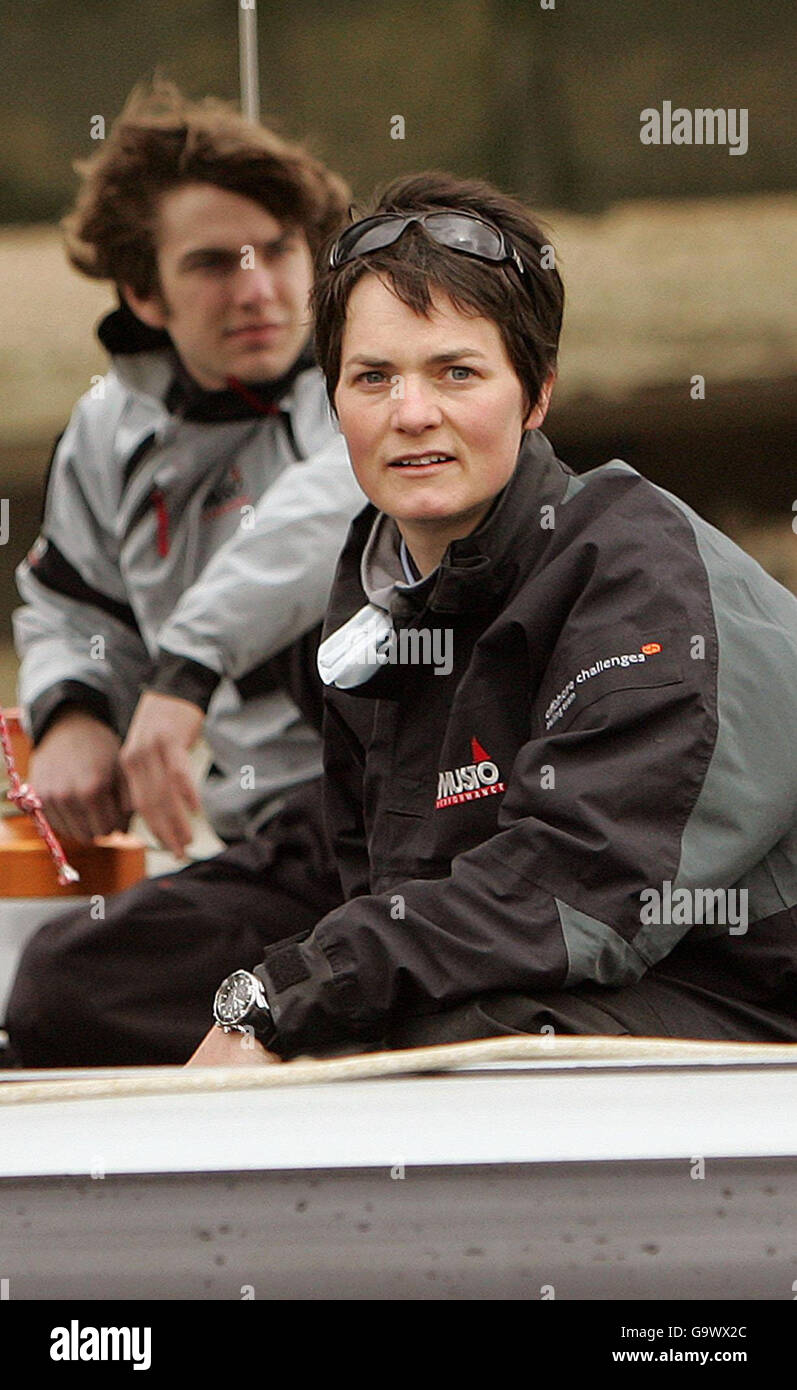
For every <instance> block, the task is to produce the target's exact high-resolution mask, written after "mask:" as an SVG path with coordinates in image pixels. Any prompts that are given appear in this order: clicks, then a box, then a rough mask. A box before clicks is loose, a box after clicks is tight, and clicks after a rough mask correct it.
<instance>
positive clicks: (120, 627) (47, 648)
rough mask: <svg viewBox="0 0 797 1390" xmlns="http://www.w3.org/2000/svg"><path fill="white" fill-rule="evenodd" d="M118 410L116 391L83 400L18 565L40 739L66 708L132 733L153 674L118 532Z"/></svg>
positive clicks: (21, 621) (24, 668)
mask: <svg viewBox="0 0 797 1390" xmlns="http://www.w3.org/2000/svg"><path fill="white" fill-rule="evenodd" d="M115 408H116V407H115V396H114V390H113V386H111V389H110V392H109V396H108V397H107V398H106V399H105V400H103V401H92V400H90V399H89V398H88V397H84V398H83V400H81V401H79V402H78V404H77V406H76V407H75V410H74V412H73V414H72V418H71V420H70V422H69V425H68V426H67V429H66V430H65V431H64V434H63V435H62V436H61V438H60V440H59V441H58V443H57V444H56V448H55V451H54V453H53V458H52V461H51V465H50V470H49V474H48V480H47V485H46V496H45V508H44V519H43V524H42V534H41V536H40V538H39V539H38V540H37V541H36V542H35V544H34V545H33V547H32V549H31V550H30V552H29V553H28V556H27V557H26V559H25V560H23V561H22V563H21V564H20V565H19V566H18V567H17V572H16V577H17V587H18V590H19V593H20V596H21V598H22V599H23V601H24V606H23V607H21V608H18V609H17V610H16V612H15V613H14V615H13V626H14V638H15V644H16V649H17V655H18V656H19V658H20V663H21V665H20V672H19V701H20V704H21V706H22V711H23V718H24V721H25V723H26V725H27V728H28V732H29V733H30V734H31V735H32V737H33V740H34V742H38V741H39V740H40V739H41V738H42V737H43V735H44V733H45V732H46V730H47V728H48V727H49V725H50V723H51V722H52V720H53V719H54V717H55V715H56V713H57V712H58V710H59V709H60V708H62V707H63V706H64V705H66V704H69V705H77V706H79V707H81V708H83V709H85V710H86V711H87V712H88V713H91V714H93V715H94V716H95V717H96V718H97V719H100V720H102V721H103V722H104V723H107V724H108V725H110V727H111V728H113V729H115V730H116V731H117V733H119V734H120V735H124V733H125V731H126V729H127V726H128V724H129V722H130V719H131V717H132V713H133V710H134V709H135V705H136V702H137V700H138V695H139V688H140V685H141V683H142V682H143V681H144V680H145V678H146V676H147V675H148V674H149V672H150V670H151V665H152V663H151V659H150V656H149V653H148V651H147V648H146V646H145V644H144V642H143V640H142V638H141V635H140V632H139V629H138V624H137V622H136V618H135V615H134V613H133V610H132V608H131V607H130V604H129V602H128V596H127V593H126V590H125V586H124V581H123V579H122V575H121V573H120V569H119V559H118V551H117V545H116V538H115V535H114V532H113V516H114V512H115V505H114V500H113V496H112V488H113V474H112V470H111V468H110V467H109V463H110V445H109V440H110V438H111V436H112V430H110V431H109V416H110V415H112V414H113V411H114V410H115Z"/></svg>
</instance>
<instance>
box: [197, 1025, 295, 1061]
mask: <svg viewBox="0 0 797 1390" xmlns="http://www.w3.org/2000/svg"><path fill="white" fill-rule="evenodd" d="M281 1061H282V1058H281V1057H277V1056H276V1054H275V1053H273V1052H267V1051H266V1049H265V1048H264V1047H263V1045H262V1043H259V1042H258V1041H257V1038H256V1037H254V1035H253V1034H251V1033H239V1032H238V1031H237V1030H236V1031H234V1032H232V1033H225V1031H224V1029H223V1028H219V1026H218V1024H215V1023H214V1025H213V1027H212V1028H211V1030H210V1032H209V1033H206V1034H205V1036H204V1038H203V1039H202V1041H201V1043H200V1044H199V1047H198V1048H197V1050H196V1052H195V1053H194V1054H193V1056H192V1057H189V1059H188V1061H187V1062H186V1064H185V1065H186V1066H187V1067H269V1066H273V1065H275V1064H276V1063H279V1062H281Z"/></svg>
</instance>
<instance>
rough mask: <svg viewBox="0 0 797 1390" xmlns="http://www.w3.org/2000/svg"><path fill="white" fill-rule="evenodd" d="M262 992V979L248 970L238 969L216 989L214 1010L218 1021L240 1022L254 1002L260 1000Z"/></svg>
mask: <svg viewBox="0 0 797 1390" xmlns="http://www.w3.org/2000/svg"><path fill="white" fill-rule="evenodd" d="M260 994H261V990H260V981H259V980H258V979H257V978H256V977H255V976H254V975H250V974H249V971H248V970H236V971H235V973H234V974H233V975H228V976H227V979H226V980H224V981H222V983H221V984H220V985H219V988H218V990H217V991H216V1001H215V1004H214V1012H215V1015H216V1018H217V1020H218V1022H219V1023H227V1024H235V1023H240V1021H241V1019H243V1018H245V1017H246V1015H247V1014H248V1012H249V1009H250V1008H251V1006H252V1004H256V1003H258V1002H259V996H260Z"/></svg>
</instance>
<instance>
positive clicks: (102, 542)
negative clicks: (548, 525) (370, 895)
mask: <svg viewBox="0 0 797 1390" xmlns="http://www.w3.org/2000/svg"><path fill="white" fill-rule="evenodd" d="M80 172H81V174H82V188H81V191H80V195H79V197H78V200H77V204H76V207H75V210H74V211H73V213H72V214H71V215H70V216H69V217H68V218H67V219H66V221H65V230H66V234H67V246H68V252H69V256H70V259H71V261H72V263H73V264H74V265H75V266H77V268H78V269H80V270H82V271H83V272H84V273H86V274H88V275H91V276H95V277H98V278H104V279H109V280H111V281H112V282H114V283H115V284H116V286H117V287H118V290H119V293H120V307H119V309H118V310H117V311H116V312H114V313H112V314H110V315H109V316H108V317H107V318H106V319H105V320H104V321H103V323H102V324H101V326H100V330H99V334H100V339H101V341H102V342H103V344H104V346H105V347H106V348H107V349H108V351H109V352H110V353H111V357H112V365H111V370H110V371H109V373H108V375H107V376H106V377H105V378H104V381H103V382H102V383H101V389H100V390H97V389H96V387H95V388H93V389H92V390H91V391H89V392H88V393H87V394H86V396H84V397H83V398H82V400H81V401H80V402H79V403H78V405H77V407H76V409H75V412H74V414H73V416H72V419H71V421H70V423H69V426H68V428H67V430H66V432H65V433H64V435H63V436H62V437H61V439H60V441H59V443H58V445H57V447H56V450H55V454H54V458H53V462H52V466H51V470H50V474H49V478H48V483H47V494H46V506H45V515H44V522H43V530H42V537H41V539H40V540H39V541H38V542H37V543H36V545H35V546H34V547H33V550H32V551H31V553H30V555H29V557H28V559H27V560H26V561H25V562H24V563H23V564H22V565H21V566H20V568H19V572H18V581H19V587H20V591H21V594H22V597H23V599H24V600H25V607H23V608H22V609H20V610H19V611H18V612H17V613H16V615H15V634H16V640H17V646H18V651H19V654H20V656H21V658H22V666H21V673H20V701H21V704H22V706H23V709H24V712H25V717H26V719H27V723H28V726H29V729H30V731H31V733H32V736H33V739H34V743H35V752H34V755H33V761H32V767H31V781H32V783H33V785H34V786H35V787H36V789H37V791H38V793H39V794H40V796H41V798H42V801H43V803H44V809H45V812H46V814H47V815H48V817H49V819H50V821H51V823H52V825H53V827H54V829H55V830H56V832H57V833H59V834H61V835H64V836H68V837H71V838H72V839H75V840H78V841H83V842H86V841H88V840H90V839H91V838H92V837H93V836H95V835H103V834H106V833H108V832H110V831H112V830H114V829H117V828H119V829H121V828H124V827H126V825H127V823H128V820H129V817H130V813H131V810H133V809H136V810H138V811H140V812H141V814H142V815H143V817H144V819H145V820H146V821H147V822H148V824H149V826H150V828H151V829H152V831H153V833H154V834H155V836H156V837H157V838H158V839H159V840H160V841H161V842H162V843H163V844H164V845H166V846H167V847H168V848H169V849H170V850H172V851H173V852H174V853H175V854H177V855H181V854H182V853H183V852H184V850H185V848H186V845H187V844H188V842H189V840H190V838H191V827H190V821H189V813H190V812H191V811H193V810H196V809H198V806H199V798H198V796H197V793H196V790H195V788H194V785H193V781H192V775H191V771H190V766H189V758H188V755H189V751H190V749H191V747H192V745H193V744H194V743H195V742H196V740H197V737H198V736H199V734H200V732H201V731H202V732H204V736H205V738H206V740H207V742H208V744H209V745H210V748H211V751H212V757H213V763H212V766H211V768H210V771H209V773H208V776H207V780H206V782H205V786H204V788H203V801H204V806H205V810H206V812H207V815H208V817H209V819H210V822H211V824H212V826H213V828H214V829H215V830H216V832H217V833H218V835H219V836H220V837H221V838H222V839H223V840H224V841H226V842H228V843H229V844H230V845H231V846H233V847H232V848H230V849H229V850H228V851H227V852H226V853H222V854H221V855H219V856H217V857H215V858H213V859H210V860H208V861H206V862H205V863H200V864H197V865H194V866H191V867H189V868H187V869H185V870H183V871H182V872H180V873H175V874H170V875H169V876H167V877H166V878H163V879H158V880H154V881H152V882H147V883H144V884H141V885H139V886H137V887H136V888H134V889H132V890H130V891H129V892H127V893H124V894H122V895H120V896H119V897H117V898H115V899H114V900H112V901H109V902H108V903H107V904H106V905H105V912H104V914H101V915H100V916H99V920H94V917H95V916H96V915H97V914H96V913H89V912H87V911H85V910H83V909H80V910H77V911H73V912H71V913H69V914H68V915H66V916H65V917H63V918H60V919H58V920H57V921H54V922H51V923H49V924H48V925H47V926H46V927H44V928H43V929H42V930H41V931H40V932H39V933H38V934H37V936H36V937H35V938H34V939H33V940H32V942H31V943H30V945H29V947H28V949H27V952H26V954H25V956H24V957H23V960H22V962H21V966H20V970H19V973H18V977H17V980H16V983H15V987H14V991H13V994H12V998H11V1001H10V1005H9V1016H8V1020H7V1027H8V1029H9V1033H10V1036H11V1039H12V1045H13V1046H14V1048H15V1050H16V1052H17V1054H18V1055H19V1056H20V1057H21V1060H22V1061H23V1062H24V1063H25V1064H27V1065H31V1066H37V1065H73V1064H74V1065H78V1064H84V1065H89V1064H103V1063H135V1062H157V1061H165V1062H168V1061H173V1060H184V1058H185V1056H186V1055H187V1052H189V1051H190V1050H191V1048H192V1047H193V1046H195V1044H196V1042H197V1041H198V1040H199V1038H200V1037H201V1036H202V1033H203V1031H204V1000H205V998H206V996H207V991H208V990H209V989H210V988H211V982H212V983H213V985H214V986H215V983H216V982H217V980H218V977H219V967H221V971H222V973H223V971H224V964H223V963H224V962H226V961H229V962H230V964H231V965H232V964H233V963H234V962H235V961H237V960H238V959H240V955H241V953H244V954H247V955H248V954H249V953H251V952H252V951H253V950H254V951H255V953H258V952H259V951H260V949H261V947H262V944H264V943H265V942H267V941H269V940H271V939H278V938H279V937H280V936H282V935H284V933H285V924H286V923H287V924H288V926H289V927H290V929H293V923H295V921H296V920H297V918H298V919H301V920H303V921H307V922H308V924H311V923H312V922H313V921H315V920H316V918H317V916H318V914H319V911H321V912H323V911H325V910H326V909H327V908H328V907H331V906H332V905H334V903H335V902H337V901H340V887H339V884H338V881H337V875H336V873H335V870H334V866H333V865H332V864H331V862H330V860H329V856H328V853H327V850H326V846H325V841H324V836H323V829H322V824H321V816H320V811H319V809H318V795H317V791H316V782H315V779H316V778H317V775H318V773H319V771H320V744H319V740H318V737H317V732H316V730H315V729H313V728H312V727H311V723H316V724H318V722H319V716H320V707H319V702H318V701H317V700H313V699H312V698H311V699H310V700H309V701H307V702H304V704H303V710H302V714H303V715H304V716H305V717H302V715H300V713H299V710H298V709H297V706H296V704H295V703H294V701H293V699H292V698H291V697H290V695H289V693H288V688H289V686H290V685H291V684H292V683H293V684H295V681H294V673H295V671H297V670H298V669H300V667H301V664H302V661H308V660H311V659H312V658H313V651H312V629H314V627H315V626H316V625H317V624H318V622H319V620H320V617H321V615H322V613H323V610H324V605H325V602H326V598H327V595H328V591H329V585H330V582H331V576H332V572H333V568H334V560H335V557H336V555H337V553H338V551H339V550H340V546H341V544H342V541H343V539H344V536H345V533H346V528H347V526H348V523H349V521H350V519H351V517H352V515H353V514H354V513H355V512H356V511H357V510H358V508H359V507H360V506H361V505H362V501H363V499H362V496H361V494H360V493H359V490H358V488H357V485H356V483H355V482H354V480H353V478H352V476H351V470H350V468H349V466H348V461H347V458H346V451H345V446H344V444H343V441H342V440H341V438H340V435H339V433H338V431H337V427H336V426H335V425H334V423H333V421H332V420H331V417H330V414H329V409H328V406H327V402H326V399H325V395H324V389H323V381H322V378H321V375H320V373H319V371H318V369H317V368H316V367H315V366H314V365H313V358H312V353H311V351H310V349H309V346H308V339H309V335H310V326H311V325H310V316H309V307H308V294H309V291H310V288H311V284H312V257H313V253H314V252H315V250H316V249H317V247H318V245H319V244H320V242H322V241H323V240H324V239H325V238H326V237H328V236H329V234H330V233H331V232H332V231H333V230H334V229H335V227H336V226H338V225H339V224H340V222H341V220H342V216H343V212H344V209H345V206H346V203H347V200H348V193H347V189H346V187H345V185H344V184H343V182H342V180H341V179H339V178H338V177H337V176H336V175H333V174H331V173H330V172H328V171H327V170H326V169H324V168H323V166H322V165H321V164H319V163H318V162H317V161H316V160H314V159H313V158H311V156H310V155H309V154H308V153H307V152H306V151H304V150H303V149H302V148H301V147H299V146H296V145H291V144H288V143H287V142H285V141H283V140H281V139H279V138H278V137H276V136H275V135H273V134H272V133H271V132H269V131H267V130H265V129H263V128H262V127H259V126H256V125H254V124H250V123H248V122H247V121H245V120H244V119H242V118H241V117H240V116H239V115H238V114H237V113H236V112H235V111H234V110H233V109H231V108H229V107H227V106H225V105H223V104H222V103H215V102H211V101H208V102H203V103H199V104H193V103H190V102H187V101H185V100H184V99H183V98H182V97H181V96H180V94H179V92H178V91H177V90H176V88H174V87H173V86H172V85H170V84H163V83H161V84H158V85H157V86H156V87H155V88H154V89H153V90H152V91H142V90H138V91H136V92H135V93H134V94H133V96H132V98H131V99H130V101H129V102H128V104H127V107H126V108H125V110H124V112H123V113H122V115H121V117H120V119H119V121H118V122H117V123H116V125H115V126H114V129H113V130H112V132H111V133H110V135H109V138H108V140H107V141H106V142H105V144H104V146H103V148H102V149H101V150H100V151H99V152H98V153H97V154H96V155H95V156H94V157H93V158H92V159H91V160H89V161H87V162H86V163H85V164H84V165H82V166H80ZM308 720H309V721H311V722H307V721H308ZM255 883H256V884H257V886H258V890H259V896H258V915H257V916H256V917H255V916H254V915H253V913H252V911H251V910H250V903H249V895H250V894H251V891H252V886H253V884H255ZM236 884H237V885H238V889H239V894H238V897H237V898H235V897H233V898H231V897H230V896H229V892H230V888H231V885H232V886H233V887H234V886H235V885H236Z"/></svg>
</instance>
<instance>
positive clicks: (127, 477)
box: [122, 430, 157, 497]
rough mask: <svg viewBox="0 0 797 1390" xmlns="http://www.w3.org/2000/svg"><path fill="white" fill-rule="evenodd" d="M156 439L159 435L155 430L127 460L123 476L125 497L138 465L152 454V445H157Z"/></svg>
mask: <svg viewBox="0 0 797 1390" xmlns="http://www.w3.org/2000/svg"><path fill="white" fill-rule="evenodd" d="M156 438H157V435H156V434H155V431H154V430H153V431H152V433H151V434H148V435H146V436H145V438H144V439H142V441H141V443H140V444H138V445H137V446H136V448H135V449H134V450H133V452H132V454H131V455H130V457H129V459H128V460H127V463H126V464H125V469H124V473H123V474H122V496H123V497H124V494H125V492H126V491H127V489H128V487H129V486H130V482H131V480H132V477H133V474H134V473H135V471H136V469H137V468H138V465H139V464H140V463H141V462H142V460H143V459H144V458H146V456H147V454H148V453H149V452H150V449H151V448H152V445H153V444H154V443H155V440H156Z"/></svg>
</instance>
